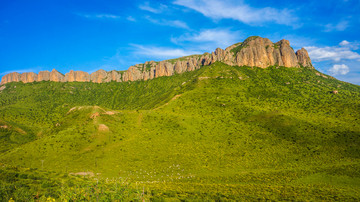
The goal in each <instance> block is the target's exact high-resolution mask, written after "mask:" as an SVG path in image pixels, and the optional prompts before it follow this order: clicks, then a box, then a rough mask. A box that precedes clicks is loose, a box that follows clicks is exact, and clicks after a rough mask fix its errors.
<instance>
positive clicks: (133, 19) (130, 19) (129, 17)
mask: <svg viewBox="0 0 360 202" xmlns="http://www.w3.org/2000/svg"><path fill="white" fill-rule="evenodd" d="M126 19H127V20H128V21H131V22H136V19H135V18H134V17H132V16H128V17H127V18H126Z"/></svg>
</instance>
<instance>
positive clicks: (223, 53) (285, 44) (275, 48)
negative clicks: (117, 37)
mask: <svg viewBox="0 0 360 202" xmlns="http://www.w3.org/2000/svg"><path fill="white" fill-rule="evenodd" d="M217 61H219V62H223V63H225V64H228V65H237V66H250V67H261V68H266V67H269V66H284V67H310V68H313V66H312V64H311V59H310V57H309V54H308V52H307V51H306V50H305V49H304V48H302V49H300V50H298V51H297V52H296V53H295V52H294V50H293V48H292V47H291V46H290V42H289V41H288V40H285V39H283V40H280V41H279V42H276V43H273V42H271V41H270V40H269V39H267V38H261V37H257V36H252V37H249V38H247V39H246V40H245V41H244V42H242V43H237V44H234V45H232V46H229V47H227V48H226V49H225V50H223V49H221V48H217V49H216V50H215V51H214V52H212V53H205V54H203V55H192V56H186V57H181V58H177V59H171V60H164V61H160V62H155V61H149V62H145V63H144V64H137V65H134V66H131V67H129V69H128V70H126V71H115V70H113V71H109V72H107V71H105V70H98V71H96V72H93V73H92V74H91V75H89V73H87V72H83V71H73V70H71V71H70V72H69V73H66V74H65V76H64V75H63V74H61V73H60V72H58V71H57V70H55V69H53V70H52V71H51V72H49V71H41V72H39V75H37V74H35V73H32V72H30V73H23V74H21V75H20V74H19V73H16V72H14V73H10V74H7V75H5V76H4V77H3V78H2V80H1V85H2V84H5V83H9V82H19V81H22V82H24V83H28V82H34V81H56V82H74V81H77V82H94V83H105V82H111V81H115V82H123V81H124V82H125V81H136V80H148V79H153V78H157V77H161V76H171V75H174V74H181V73H183V72H187V71H194V70H196V69H199V68H201V67H202V66H205V65H210V64H212V63H214V62H217Z"/></svg>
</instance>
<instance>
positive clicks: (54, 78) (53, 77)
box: [50, 69, 65, 82]
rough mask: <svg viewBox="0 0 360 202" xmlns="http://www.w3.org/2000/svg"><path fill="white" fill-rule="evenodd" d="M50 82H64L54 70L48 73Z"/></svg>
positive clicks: (60, 74)
mask: <svg viewBox="0 0 360 202" xmlns="http://www.w3.org/2000/svg"><path fill="white" fill-rule="evenodd" d="M50 81H55V82H65V76H64V75H63V74H62V73H60V72H58V71H57V70H56V69H53V70H52V71H51V72H50Z"/></svg>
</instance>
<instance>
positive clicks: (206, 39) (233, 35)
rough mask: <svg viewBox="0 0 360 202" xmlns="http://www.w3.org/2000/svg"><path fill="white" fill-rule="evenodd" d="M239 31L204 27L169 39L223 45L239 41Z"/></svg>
mask: <svg viewBox="0 0 360 202" xmlns="http://www.w3.org/2000/svg"><path fill="white" fill-rule="evenodd" d="M239 39H240V32H239V31H234V32H233V31H230V30H228V29H206V30H203V31H200V32H198V33H194V34H185V35H182V36H180V37H173V38H171V41H172V42H173V43H179V42H184V41H189V42H196V43H212V44H214V45H216V46H217V47H219V46H221V47H223V48H224V47H225V46H229V45H232V44H234V43H236V42H239Z"/></svg>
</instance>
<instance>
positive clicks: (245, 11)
mask: <svg viewBox="0 0 360 202" xmlns="http://www.w3.org/2000/svg"><path fill="white" fill-rule="evenodd" d="M359 10H360V1H359V0H326V1H325V0H317V1H313V0H302V1H292V0H289V1H279V0H267V1H260V0H252V1H250V0H222V1H219V0H170V1H166V0H158V1H151V0H149V1H138V0H133V1H120V0H114V1H108V0H32V1H29V0H1V1H0V76H3V75H4V74H6V73H8V72H13V71H17V72H19V73H21V72H29V71H33V72H36V73H37V72H38V71H41V70H52V69H53V68H56V69H57V70H59V71H60V72H62V73H66V72H68V71H70V70H71V69H73V70H82V71H86V72H89V73H91V72H93V71H96V70H98V69H105V70H113V69H115V70H125V69H128V67H129V66H131V65H134V64H138V63H143V62H145V61H148V60H164V59H170V58H176V57H180V56H184V55H190V54H196V53H203V52H212V51H214V50H215V48H217V47H220V48H226V47H227V46H229V45H231V44H234V43H236V42H241V41H243V40H244V39H246V38H247V37H249V36H254V35H257V36H261V37H266V38H269V39H270V40H272V41H273V42H276V41H279V40H281V39H283V38H285V39H288V40H289V41H290V43H291V46H292V47H293V48H294V49H299V48H301V47H305V48H306V49H307V50H308V51H309V53H310V57H311V59H312V60H313V64H314V66H315V68H317V69H318V70H320V71H322V72H324V73H326V74H330V75H333V76H334V77H336V78H338V79H340V80H343V81H347V82H351V83H355V84H360V54H359V53H360V50H359V48H360V12H359Z"/></svg>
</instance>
